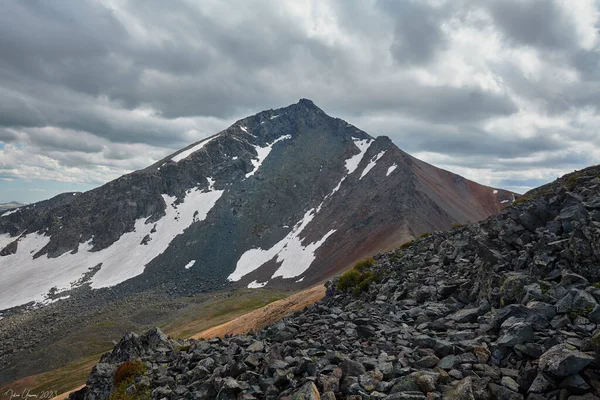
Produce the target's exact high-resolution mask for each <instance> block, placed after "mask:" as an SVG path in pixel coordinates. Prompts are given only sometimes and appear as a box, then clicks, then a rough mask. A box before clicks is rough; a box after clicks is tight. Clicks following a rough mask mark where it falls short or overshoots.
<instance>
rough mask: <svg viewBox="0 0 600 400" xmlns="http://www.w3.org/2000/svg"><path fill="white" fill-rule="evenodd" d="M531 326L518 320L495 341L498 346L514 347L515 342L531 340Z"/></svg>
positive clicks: (520, 342) (521, 342) (532, 337)
mask: <svg viewBox="0 0 600 400" xmlns="http://www.w3.org/2000/svg"><path fill="white" fill-rule="evenodd" d="M533 339H534V336H533V327H532V326H531V325H530V324H528V323H526V322H518V323H516V324H514V325H512V326H511V327H510V328H508V329H507V330H506V331H505V332H504V333H503V334H502V336H500V338H499V339H498V341H497V342H496V343H497V344H498V346H507V347H514V346H515V345H517V344H523V343H528V342H533Z"/></svg>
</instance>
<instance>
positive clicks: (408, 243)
mask: <svg viewBox="0 0 600 400" xmlns="http://www.w3.org/2000/svg"><path fill="white" fill-rule="evenodd" d="M411 244H413V241H412V240H411V241H409V242H406V243H402V244H401V245H400V249H402V250H404V249H406V248H407V247H408V246H410V245H411Z"/></svg>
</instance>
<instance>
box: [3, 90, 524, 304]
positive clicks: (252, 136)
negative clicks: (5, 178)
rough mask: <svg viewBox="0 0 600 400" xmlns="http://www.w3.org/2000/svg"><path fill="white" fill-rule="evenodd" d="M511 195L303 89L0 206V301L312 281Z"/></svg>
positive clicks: (475, 215) (493, 207)
mask: <svg viewBox="0 0 600 400" xmlns="http://www.w3.org/2000/svg"><path fill="white" fill-rule="evenodd" d="M514 198H515V197H514V194H513V193H510V192H507V191H503V190H500V189H494V188H490V187H486V186H482V185H478V184H476V183H474V182H472V181H469V180H467V179H464V178H462V177H460V176H458V175H455V174H452V173H450V172H447V171H443V170H440V169H437V168H435V167H433V166H431V165H428V164H426V163H424V162H421V161H419V160H417V159H415V158H413V157H411V156H410V155H408V154H406V153H404V152H403V151H401V150H400V149H399V148H397V147H396V146H395V145H394V144H393V143H392V142H391V141H390V139H389V138H387V137H383V136H382V137H378V138H373V137H371V136H369V135H368V134H367V133H365V132H363V131H361V130H360V129H358V128H356V127H354V126H353V125H351V124H349V123H347V122H345V121H343V120H341V119H338V118H332V117H330V116H328V115H327V114H325V112H323V111H322V110H321V109H320V108H318V107H317V106H316V105H314V103H312V102H311V101H310V100H305V99H303V100H300V101H299V102H298V103H297V104H293V105H291V106H288V107H284V108H280V109H277V110H267V111H263V112H260V113H258V114H256V115H253V116H250V117H247V118H244V119H242V120H239V121H237V122H236V123H235V124H233V125H232V126H231V127H229V128H227V129H226V130H224V131H222V132H220V133H218V134H216V135H214V136H212V137H210V138H208V139H205V140H203V141H200V142H198V143H195V144H192V145H190V146H189V147H187V148H185V149H182V150H180V151H178V152H176V153H174V154H172V155H170V156H169V157H166V158H165V159H163V160H161V161H159V162H157V163H155V164H154V165H152V166H150V167H148V168H145V169H143V170H140V171H136V172H133V173H131V174H128V175H125V176H123V177H121V178H119V179H116V180H114V181H112V182H109V183H107V184H106V185H104V186H101V187H99V188H97V189H94V190H90V191H88V192H85V193H65V194H62V195H59V196H57V197H55V198H53V199H50V200H47V201H44V202H40V203H36V204H32V205H30V206H26V207H20V208H17V209H14V210H11V211H8V212H5V213H3V214H1V215H0V310H7V309H11V308H15V307H22V306H24V305H31V304H35V303H38V304H39V303H49V302H52V301H60V300H64V299H71V298H75V297H78V298H83V297H90V295H89V293H88V292H89V290H94V296H95V297H96V299H102V298H104V297H106V296H111V297H114V296H119V295H121V294H123V293H127V294H131V293H140V292H143V291H145V290H151V289H153V288H156V287H159V286H160V287H162V288H164V289H161V290H163V291H166V292H170V293H173V294H174V295H180V296H186V295H190V294H197V293H201V292H205V291H211V290H217V289H220V288H223V287H224V286H226V285H228V283H229V282H236V284H237V285H240V286H242V285H243V286H248V287H262V286H265V285H270V286H273V287H276V286H279V287H292V286H297V285H298V284H302V285H309V284H311V283H316V282H319V281H322V280H324V279H326V278H329V277H330V276H332V275H333V273H334V272H336V271H339V270H340V269H343V268H346V267H347V266H349V265H351V264H352V263H353V262H354V261H356V260H357V259H360V258H361V257H364V256H366V255H367V254H373V253H375V252H379V251H383V250H389V249H391V248H393V247H395V246H397V245H398V244H400V243H402V242H403V241H405V240H407V239H409V238H411V237H414V236H416V235H419V234H420V233H422V232H425V231H430V230H437V229H445V228H449V227H450V226H451V225H452V224H453V223H466V222H472V221H477V220H481V219H483V218H485V217H487V216H489V215H490V214H492V213H494V212H496V211H498V210H500V209H502V208H503V207H504V206H506V205H507V204H509V203H510V201H512V200H513V199H514ZM39 271H44V276H43V279H41V277H40V275H39V273H40V272H39ZM107 289H108V290H107ZM82 292H84V293H83V294H82ZM103 296H104V297H103Z"/></svg>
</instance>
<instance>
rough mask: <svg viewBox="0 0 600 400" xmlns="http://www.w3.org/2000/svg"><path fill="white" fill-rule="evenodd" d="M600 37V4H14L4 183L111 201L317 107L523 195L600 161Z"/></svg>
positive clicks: (2, 71)
mask: <svg viewBox="0 0 600 400" xmlns="http://www.w3.org/2000/svg"><path fill="white" fill-rule="evenodd" d="M599 21H600V19H599V5H598V3H597V2H595V1H593V0H578V1H577V2H576V3H573V2H569V1H567V0H543V1H542V0H533V1H530V2H522V1H517V0H485V1H474V0H459V1H458V0H457V1H450V0H448V1H441V0H439V1H438V0H436V1H434V0H431V1H411V0H406V1H395V2H394V1H388V0H373V1H343V2H342V1H316V0H314V1H309V2H305V3H302V4H300V3H298V2H295V1H274V0H273V1H267V0H265V1H257V2H252V3H250V2H239V1H238V2H233V1H225V2H223V1H203V2H192V1H183V0H181V1H175V2H170V3H169V4H168V5H166V4H165V3H164V2H160V1H148V2H144V3H143V7H142V6H140V3H137V2H129V1H124V2H120V1H119V2H117V1H85V0H76V1H75V0H70V1H69V0H65V1H60V2H33V1H32V2H22V1H17V0H8V1H3V2H0V53H1V54H2V57H0V87H1V88H2V90H1V91H0V144H3V146H0V177H1V178H2V179H16V180H19V179H24V180H27V179H46V180H52V181H69V182H71V181H73V180H75V181H76V182H81V183H87V184H101V183H103V182H105V181H107V180H109V179H113V178H114V177H116V176H118V175H119V174H122V173H125V172H128V171H131V170H133V169H137V168H142V167H144V166H146V165H148V164H150V163H152V162H153V161H155V160H157V159H159V158H161V157H162V156H164V155H166V154H167V153H169V152H172V151H173V150H174V149H178V148H181V147H183V146H185V145H187V144H189V143H191V142H194V141H196V140H199V139H200V138H203V137H205V136H209V135H211V134H214V133H215V132H217V131H219V130H221V129H224V128H225V127H227V126H228V125H229V124H230V123H232V122H233V121H235V120H236V119H238V118H242V117H244V116H246V115H248V114H252V113H255V112H258V111H261V110H263V109H267V108H276V107H281V106H285V105H288V104H290V103H293V102H296V101H297V100H298V99H299V98H301V97H306V98H310V99H312V100H313V101H314V102H315V103H316V104H317V105H319V106H320V107H322V108H323V109H324V110H325V111H326V112H328V113H330V114H332V115H334V116H338V117H341V118H344V119H347V120H348V121H349V122H351V123H353V124H355V125H357V126H359V127H360V128H362V129H364V130H366V131H367V132H369V133H371V134H372V135H382V134H383V135H388V136H390V137H391V138H392V139H393V140H394V141H395V142H396V144H397V145H398V146H399V147H400V148H402V149H405V150H407V151H409V152H411V153H413V154H415V155H417V156H421V157H423V158H424V159H425V160H426V161H429V162H433V163H436V164H437V165H439V166H441V167H444V168H448V169H450V170H452V171H455V172H458V173H461V174H463V175H466V176H467V177H469V178H472V179H475V180H479V181H480V182H482V183H486V184H493V185H497V186H503V185H504V186H506V187H507V188H509V189H510V188H520V189H523V188H527V187H529V186H530V185H531V184H532V182H538V181H544V180H552V179H554V178H555V177H556V176H557V175H560V174H561V173H565V172H569V171H572V170H573V169H575V168H580V167H583V166H584V165H585V163H593V162H594V160H597V159H598V158H599V157H600V141H599V140H598V137H599V135H598V134H597V132H598V128H599V127H600V119H599V116H598V109H597V105H598V104H599V100H600V99H599V98H598V97H599V93H600V90H598V89H600V87H599V84H600V79H599V78H600V73H599V68H598V67H599V61H600V53H599V50H598V49H599V47H598V45H599V41H598V33H597V32H598V24H599ZM61 168H64V170H63V169H61ZM61 171H62V172H61ZM90 171H94V172H93V173H90ZM0 185H2V183H1V182H0Z"/></svg>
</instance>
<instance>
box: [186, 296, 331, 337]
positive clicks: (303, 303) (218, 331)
mask: <svg viewBox="0 0 600 400" xmlns="http://www.w3.org/2000/svg"><path fill="white" fill-rule="evenodd" d="M323 297H325V286H323V285H319V286H315V287H313V288H310V289H307V290H304V291H302V292H299V293H296V294H294V295H291V296H289V297H286V298H285V299H281V300H277V301H275V302H273V303H271V304H268V305H266V306H264V307H262V308H259V309H258V310H255V311H251V312H249V313H247V314H244V315H242V316H240V317H237V318H235V319H234V320H231V321H229V322H226V323H224V324H221V325H218V326H215V327H213V328H210V329H207V330H205V331H202V332H200V333H198V334H196V335H193V336H192V338H194V339H201V338H204V339H208V338H211V337H216V336H219V337H223V336H225V335H226V334H234V335H240V334H244V333H248V332H250V331H257V330H259V329H261V328H263V327H265V326H267V325H269V324H271V323H273V322H276V321H279V320H281V319H282V318H283V317H285V316H286V315H288V314H291V313H293V312H294V311H298V310H302V309H304V308H305V307H307V306H309V305H311V304H313V303H316V302H317V301H319V300H321V299H322V298H323Z"/></svg>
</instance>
